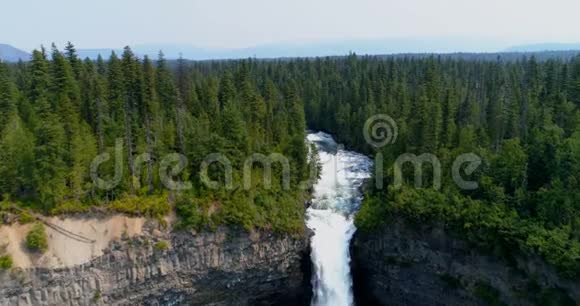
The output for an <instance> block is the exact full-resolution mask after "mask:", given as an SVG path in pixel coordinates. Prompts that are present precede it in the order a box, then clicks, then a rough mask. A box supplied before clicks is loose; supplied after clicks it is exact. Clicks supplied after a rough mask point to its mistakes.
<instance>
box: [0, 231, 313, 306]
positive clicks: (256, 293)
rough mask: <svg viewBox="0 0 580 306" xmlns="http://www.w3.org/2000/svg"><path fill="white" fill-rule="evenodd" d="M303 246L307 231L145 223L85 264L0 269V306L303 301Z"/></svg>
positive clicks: (307, 287)
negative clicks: (184, 228) (185, 228)
mask: <svg viewBox="0 0 580 306" xmlns="http://www.w3.org/2000/svg"><path fill="white" fill-rule="evenodd" d="M308 248H309V244H308V237H306V235H303V236H300V237H293V236H289V235H279V234H275V233H271V232H253V233H248V232H246V231H244V230H241V229H234V228H225V227H222V228H219V229H218V230H216V231H215V232H203V233H193V232H178V233H169V232H167V233H161V232H160V231H158V230H155V229H149V230H145V231H144V233H143V235H140V236H136V237H132V238H125V239H121V240H118V241H113V242H111V244H110V245H109V247H107V248H106V249H105V250H104V254H103V255H102V256H99V257H97V258H94V259H92V260H90V261H89V262H87V263H85V264H82V265H77V266H73V267H66V268H55V269H48V268H27V269H21V268H14V269H12V270H11V271H4V272H0V305H10V306H12V305H306V304H307V303H308V301H309V299H310V292H311V288H310V285H309V284H310V273H309V267H310V263H309V259H308Z"/></svg>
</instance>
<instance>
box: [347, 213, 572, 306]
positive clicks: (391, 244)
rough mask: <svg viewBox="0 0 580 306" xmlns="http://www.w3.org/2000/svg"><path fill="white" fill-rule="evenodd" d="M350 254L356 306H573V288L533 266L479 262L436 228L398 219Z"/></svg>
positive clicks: (518, 260)
mask: <svg viewBox="0 0 580 306" xmlns="http://www.w3.org/2000/svg"><path fill="white" fill-rule="evenodd" d="M351 253H352V258H353V261H352V262H353V277H354V284H355V296H356V298H357V301H358V303H357V304H358V305H365V306H366V305H398V306H404V305H419V306H422V305H425V306H427V305H428V306H433V305H442V306H443V305H446V306H453V305H457V306H464V305H542V306H548V305H580V283H579V282H578V281H573V280H566V279H562V278H560V277H559V276H558V274H557V273H556V272H555V271H554V270H553V269H552V268H551V267H549V266H547V265H546V264H545V263H544V262H543V261H542V260H541V259H539V258H529V257H524V256H515V257H511V258H510V259H508V260H506V259H505V258H500V257H499V256H494V255H486V254H485V253H483V252H482V250H477V249H475V248H473V247H472V246H470V245H469V244H467V243H466V242H465V241H464V240H462V239H459V238H457V237H454V236H453V235H451V234H450V233H448V232H446V231H445V229H444V227H443V226H442V225H426V224H422V225H417V224H410V223H408V222H406V221H404V219H403V218H399V219H397V221H395V222H393V223H392V224H390V225H389V226H388V227H384V228H382V229H380V230H377V231H374V232H372V233H362V232H357V233H356V235H355V237H354V238H353V244H352V246H351ZM490 253H491V252H490Z"/></svg>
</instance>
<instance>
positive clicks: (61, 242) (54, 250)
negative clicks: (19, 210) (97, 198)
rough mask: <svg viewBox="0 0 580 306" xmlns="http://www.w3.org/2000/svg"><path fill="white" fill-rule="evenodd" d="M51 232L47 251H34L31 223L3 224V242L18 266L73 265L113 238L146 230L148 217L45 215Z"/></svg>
mask: <svg viewBox="0 0 580 306" xmlns="http://www.w3.org/2000/svg"><path fill="white" fill-rule="evenodd" d="M42 221H43V223H45V224H46V233H47V235H48V240H49V241H48V245H49V248H48V251H47V252H46V253H44V254H43V255H35V254H31V253H30V252H28V251H27V250H26V246H25V245H24V240H25V239H26V235H27V233H28V231H29V230H30V228H31V227H32V225H30V224H24V225H22V224H14V225H10V226H7V225H3V226H0V246H5V247H6V250H7V252H8V253H9V254H10V255H11V256H12V259H13V261H14V266H15V267H20V268H29V267H33V266H34V267H43V268H57V267H70V266H74V265H79V264H83V263H86V262H88V261H90V260H91V259H92V258H95V257H98V256H101V255H102V254H103V250H104V249H105V248H106V247H107V246H108V245H109V243H110V242H111V241H113V240H117V239H120V238H121V237H122V236H123V235H126V236H128V237H133V236H136V235H140V234H141V233H142V232H143V225H144V224H145V218H131V217H126V216H110V217H106V218H67V219H60V218H57V217H51V218H42Z"/></svg>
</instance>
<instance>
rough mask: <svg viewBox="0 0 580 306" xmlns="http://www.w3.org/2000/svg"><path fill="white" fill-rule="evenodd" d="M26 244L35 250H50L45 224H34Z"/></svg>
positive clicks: (41, 251)
mask: <svg viewBox="0 0 580 306" xmlns="http://www.w3.org/2000/svg"><path fill="white" fill-rule="evenodd" d="M26 246H27V247H28V249H29V250H31V251H33V252H39V253H44V252H46V250H48V238H47V237H46V231H45V229H44V225H42V224H40V223H36V224H34V226H33V227H32V229H31V230H30V232H28V235H26Z"/></svg>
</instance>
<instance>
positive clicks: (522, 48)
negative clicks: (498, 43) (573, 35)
mask: <svg viewBox="0 0 580 306" xmlns="http://www.w3.org/2000/svg"><path fill="white" fill-rule="evenodd" d="M576 50H580V43H539V44H529V45H518V46H513V47H510V48H508V49H506V51H507V52H542V51H576Z"/></svg>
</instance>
